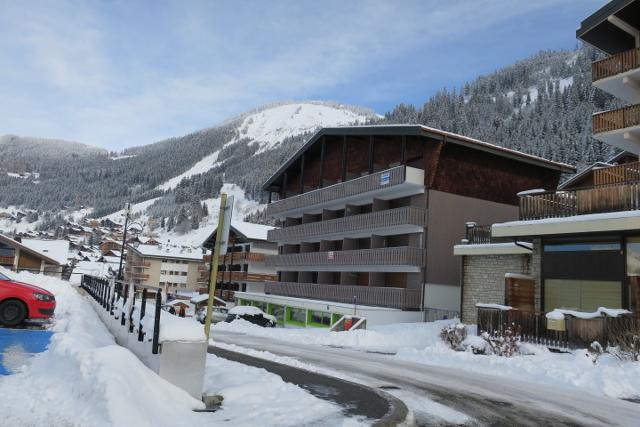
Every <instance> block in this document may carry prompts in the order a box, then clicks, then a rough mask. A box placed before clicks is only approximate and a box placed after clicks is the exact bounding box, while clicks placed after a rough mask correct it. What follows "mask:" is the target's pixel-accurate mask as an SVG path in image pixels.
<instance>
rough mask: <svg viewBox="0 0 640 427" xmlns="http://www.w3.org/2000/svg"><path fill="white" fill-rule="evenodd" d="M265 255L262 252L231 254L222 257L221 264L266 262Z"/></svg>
mask: <svg viewBox="0 0 640 427" xmlns="http://www.w3.org/2000/svg"><path fill="white" fill-rule="evenodd" d="M265 256H266V255H265V254H263V253H260V252H229V253H227V254H224V255H220V263H221V264H229V263H232V262H234V263H235V262H236V261H238V262H240V261H248V262H264V258H265Z"/></svg>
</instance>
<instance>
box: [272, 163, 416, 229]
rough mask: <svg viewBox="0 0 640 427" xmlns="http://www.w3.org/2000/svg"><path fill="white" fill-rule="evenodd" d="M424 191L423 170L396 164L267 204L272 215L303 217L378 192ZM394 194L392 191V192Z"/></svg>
mask: <svg viewBox="0 0 640 427" xmlns="http://www.w3.org/2000/svg"><path fill="white" fill-rule="evenodd" d="M422 191H424V171H423V170H421V169H416V168H412V167H408V166H397V167H394V168H391V169H387V170H384V171H380V172H376V173H372V174H370V175H365V176H362V177H360V178H355V179H352V180H349V181H345V182H341V183H338V184H334V185H330V186H328V187H324V188H319V189H317V190H313V191H308V192H306V193H303V194H299V195H296V196H291V197H288V198H286V199H282V200H278V201H275V202H272V203H270V204H269V205H268V206H267V215H268V216H273V217H280V218H282V217H285V216H300V215H301V214H302V212H303V211H304V212H309V213H311V212H321V211H322V209H323V208H326V209H330V208H337V207H339V206H340V205H341V204H344V203H347V202H348V203H357V201H358V200H359V199H366V198H367V197H369V196H371V197H372V195H373V194H374V193H375V195H376V197H379V198H385V197H386V198H399V197H404V196H408V195H411V194H418V193H420V192H422ZM392 193H393V194H392Z"/></svg>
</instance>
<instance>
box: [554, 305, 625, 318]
mask: <svg viewBox="0 0 640 427" xmlns="http://www.w3.org/2000/svg"><path fill="white" fill-rule="evenodd" d="M625 314H631V312H630V311H629V310H624V309H620V308H606V307H599V308H598V309H597V310H596V311H594V312H592V313H589V312H584V311H574V310H564V309H560V308H556V309H555V310H553V311H550V312H548V313H547V314H545V316H546V318H547V319H552V320H562V319H564V316H572V317H577V318H578V319H595V318H597V317H602V316H609V317H618V316H623V315H625Z"/></svg>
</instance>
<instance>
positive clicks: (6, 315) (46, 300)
mask: <svg viewBox="0 0 640 427" xmlns="http://www.w3.org/2000/svg"><path fill="white" fill-rule="evenodd" d="M55 309H56V299H55V297H54V296H53V294H52V293H51V292H49V291H47V290H45V289H42V288H39V287H37V286H33V285H29V284H28V283H22V282H16V281H14V280H11V279H10V278H8V277H7V276H5V275H4V274H2V273H0V325H4V326H16V325H19V324H20V323H22V322H23V321H24V320H25V319H48V318H50V317H51V316H53V311H54V310H55Z"/></svg>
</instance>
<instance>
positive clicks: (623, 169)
mask: <svg viewBox="0 0 640 427" xmlns="http://www.w3.org/2000/svg"><path fill="white" fill-rule="evenodd" d="M634 181H640V162H630V163H625V164H622V165H616V166H609V167H604V168H599V169H594V170H593V182H594V184H595V185H606V184H618V183H623V182H634Z"/></svg>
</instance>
